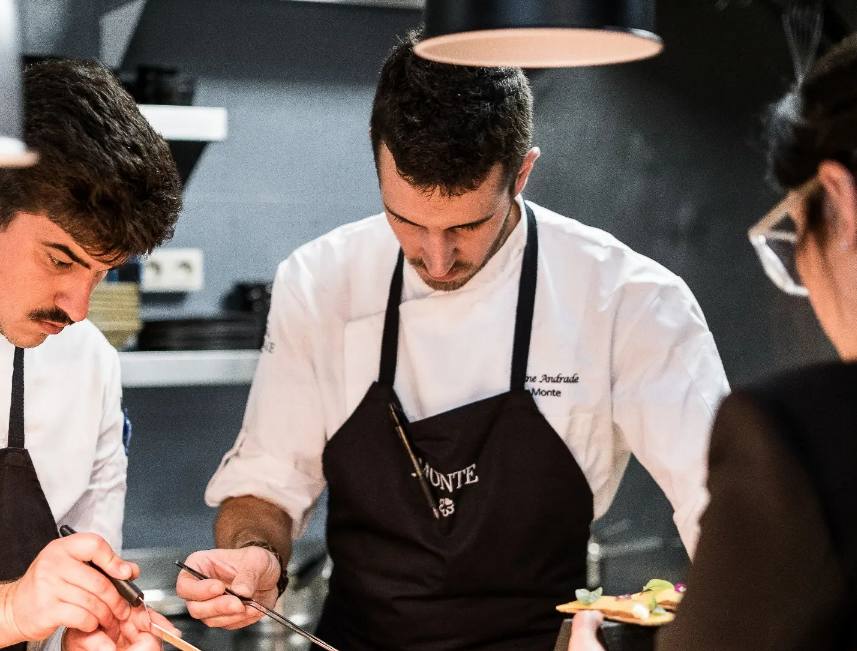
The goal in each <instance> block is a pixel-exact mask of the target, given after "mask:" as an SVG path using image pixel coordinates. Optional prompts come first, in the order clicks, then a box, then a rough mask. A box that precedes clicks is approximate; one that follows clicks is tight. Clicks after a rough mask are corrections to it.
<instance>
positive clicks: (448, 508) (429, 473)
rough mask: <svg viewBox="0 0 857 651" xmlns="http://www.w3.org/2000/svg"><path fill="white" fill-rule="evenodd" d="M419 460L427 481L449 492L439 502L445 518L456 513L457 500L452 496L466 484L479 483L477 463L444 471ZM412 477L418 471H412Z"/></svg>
mask: <svg viewBox="0 0 857 651" xmlns="http://www.w3.org/2000/svg"><path fill="white" fill-rule="evenodd" d="M418 461H419V464H420V468H421V469H422V471H423V476H424V477H425V478H426V481H428V483H429V484H431V485H432V486H434V487H435V488H436V489H438V490H440V491H443V492H446V493H449V497H441V498H440V499H439V500H438V502H437V506H438V510H439V511H440V514H441V515H442V516H443V517H445V518H448V517H449V516H451V515H452V514H453V513H455V502H454V501H453V499H452V496H453V495H454V494H455V493H457V492H458V491H460V490H461V489H462V488H464V487H465V486H470V485H471V484H478V483H479V475H477V474H476V464H475V463H471V464H470V465H469V466H467V467H466V468H462V469H461V470H456V471H455V472H447V473H443V472H439V471H438V470H435V469H434V468H432V467H431V466H430V465H429V464H428V463H427V462H426V461H424V460H423V459H418ZM411 477H416V473H411Z"/></svg>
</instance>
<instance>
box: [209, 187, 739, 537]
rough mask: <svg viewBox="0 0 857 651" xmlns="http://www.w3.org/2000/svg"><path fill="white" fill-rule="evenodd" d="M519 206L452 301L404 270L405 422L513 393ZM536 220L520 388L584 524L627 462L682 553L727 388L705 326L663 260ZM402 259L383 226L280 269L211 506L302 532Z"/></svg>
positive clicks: (340, 233) (373, 353)
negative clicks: (569, 462)
mask: <svg viewBox="0 0 857 651" xmlns="http://www.w3.org/2000/svg"><path fill="white" fill-rule="evenodd" d="M517 201H518V205H519V207H520V208H521V209H522V210H521V215H522V219H521V220H520V221H519V223H518V224H517V226H516V227H515V229H514V230H513V232H512V233H511V234H510V236H509V237H508V239H507V240H506V242H505V243H504V244H503V246H502V247H501V249H500V250H499V251H498V252H497V253H496V254H495V255H494V256H493V257H492V258H491V259H490V260H489V261H488V263H487V264H486V265H485V267H484V268H483V269H481V270H480V271H479V273H477V274H476V275H475V276H474V277H473V278H472V279H471V280H470V281H469V282H468V283H467V284H466V285H464V286H463V287H461V288H460V289H457V290H455V291H452V292H444V291H436V290H433V289H431V288H430V287H428V286H427V285H426V284H425V283H424V282H423V281H422V280H421V279H420V277H419V275H418V274H417V273H416V272H415V271H414V270H413V268H411V267H410V265H407V264H406V265H405V271H404V286H403V292H402V303H401V306H400V308H399V309H400V319H401V321H400V326H399V348H398V365H397V372H396V381H395V390H396V393H397V394H398V396H399V398H400V399H401V402H402V405H403V407H404V410H405V412H406V414H407V417H408V419H409V420H412V421H413V420H419V419H422V418H427V417H430V416H433V415H435V414H438V413H441V412H444V411H447V410H450V409H453V408H455V407H459V406H461V405H464V404H469V403H472V402H475V401H477V400H481V399H483V398H487V397H490V396H493V395H496V394H499V393H503V392H505V391H508V390H509V388H510V387H509V376H510V369H511V360H512V339H513V332H514V325H515V306H516V303H517V297H518V282H519V278H520V272H521V260H522V254H523V249H524V243H525V241H526V230H527V220H526V218H525V212H524V210H523V203H522V200H521V197H518V198H517ZM532 207H533V209H534V212H535V216H536V222H537V224H538V238H539V255H538V279H537V285H536V301H535V313H534V316H533V331H532V338H531V344H530V357H529V363H528V367H527V383H526V388H527V389H529V390H530V391H531V393H532V394H533V396H534V398H535V402H536V405H537V406H538V408H539V411H540V412H541V413H542V414H543V415H544V417H545V418H546V419H547V421H548V422H549V423H550V425H551V426H552V427H553V429H554V430H555V431H556V433H557V435H558V436H559V437H560V438H561V439H562V440H563V441H564V442H565V444H566V445H567V446H568V449H569V451H570V452H571V454H572V455H573V456H574V458H575V460H576V461H577V463H578V465H579V466H580V468H581V469H582V471H583V473H584V475H585V476H586V479H587V481H588V483H589V486H590V488H591V489H592V493H593V496H594V512H595V516H596V517H598V516H601V515H603V514H604V512H605V511H606V510H607V508H608V507H609V506H610V503H611V501H612V499H613V497H614V495H615V493H616V489H617V488H618V485H619V481H620V479H621V478H622V475H623V473H624V471H625V468H626V466H627V463H628V459H629V453H630V452H633V453H634V454H635V455H636V456H637V458H638V459H639V460H640V462H641V463H642V465H643V466H644V467H645V468H646V469H647V470H648V471H649V472H650V473H651V475H652V476H653V477H654V479H655V481H656V482H657V483H658V485H659V486H660V487H661V488H662V489H663V491H664V493H665V494H666V496H667V498H668V499H669V500H670V502H671V504H672V506H673V509H674V520H675V523H676V525H677V527H678V530H679V533H680V535H681V537H682V540H683V541H684V544H685V547H686V548H687V549H688V551H689V553H691V554H692V553H693V550H694V549H695V545H696V539H697V536H698V519H699V516H700V515H701V512H702V510H703V509H704V508H705V506H706V504H707V492H706V490H705V479H706V469H707V466H706V457H707V450H708V438H709V427H710V425H711V422H712V419H713V415H714V412H715V410H716V408H717V406H718V404H719V401H720V400H721V398H722V397H723V396H724V395H725V394H726V393H727V392H728V389H729V387H728V384H727V381H726V377H725V374H724V371H723V366H722V364H721V361H720V358H719V355H718V353H717V349H716V347H715V344H714V340H713V338H712V336H711V333H710V332H709V330H708V327H707V325H706V322H705V318H704V317H703V315H702V312H701V310H700V308H699V305H698V304H697V302H696V300H695V299H694V297H693V295H692V294H691V292H690V290H689V289H688V288H687V286H686V285H685V283H684V282H683V281H682V280H681V279H680V278H678V277H677V276H676V275H674V274H672V273H671V272H669V271H668V270H666V269H665V268H664V267H662V266H661V265H659V264H657V263H655V262H654V261H652V260H650V259H648V258H646V257H644V256H642V255H639V254H637V253H635V252H634V251H632V250H631V249H629V248H628V247H627V246H625V245H623V244H621V243H620V242H619V241H617V240H616V239H615V238H614V237H612V236H611V235H609V234H607V233H605V232H603V231H600V230H597V229H594V228H591V227H587V226H584V225H582V224H580V223H579V222H577V221H575V220H573V219H569V218H566V217H563V216H561V215H558V214H556V213H554V212H551V211H549V210H547V209H545V208H542V207H540V206H537V205H535V204H532ZM398 248H399V245H398V242H397V240H396V238H395V236H394V235H393V233H392V231H391V229H390V228H389V225H388V224H387V222H386V218H385V216H384V215H383V214H380V215H375V216H373V217H369V218H367V219H364V220H362V221H358V222H355V223H351V224H347V225H345V226H342V227H340V228H337V229H336V230H334V231H332V232H330V233H328V234H327V235H324V236H322V237H321V238H319V239H317V240H315V241H313V242H310V243H308V244H306V245H304V246H302V247H300V248H299V249H297V250H296V251H295V252H294V253H292V255H290V256H289V257H288V259H286V260H285V261H284V262H282V263H281V264H280V266H279V268H278V270H277V275H276V279H275V282H274V289H273V296H272V304H271V311H270V315H269V319H268V332H267V338H266V341H265V344H264V346H263V352H262V355H261V358H260V360H259V365H258V367H257V369H256V375H255V377H254V380H253V385H252V388H251V391H250V397H249V401H248V404H247V410H246V413H245V416H244V422H243V426H242V428H241V431H240V433H239V434H238V438H237V441H236V443H235V445H234V447H233V448H232V449H231V450H230V451H229V452H228V453H227V454H226V455H225V456H224V458H223V461H222V463H221V464H220V467H219V468H218V470H217V471H216V472H215V474H214V476H213V477H212V479H211V481H210V483H209V485H208V489H207V491H206V502H207V503H208V504H209V505H210V506H216V505H218V504H219V503H221V502H222V501H223V500H224V499H226V498H228V497H235V496H240V495H255V496H257V497H260V498H262V499H265V500H267V501H269V502H271V503H273V504H275V505H277V506H279V507H280V508H282V509H283V510H284V511H286V512H287V513H288V514H289V515H290V516H291V517H292V519H293V521H294V522H295V528H294V531H293V536H297V535H298V534H299V533H300V531H301V529H302V527H303V526H304V525H305V522H306V519H307V514H308V512H309V510H310V509H311V507H312V505H313V504H314V502H315V501H316V499H317V498H318V496H319V494H320V493H321V492H322V491H323V489H324V487H325V479H324V476H323V473H322V463H321V457H322V452H323V451H324V447H325V445H326V444H327V442H328V441H329V440H330V439H331V437H332V436H334V435H335V434H336V431H337V430H338V429H339V427H340V426H341V425H342V424H343V423H344V421H345V420H346V419H347V418H348V416H349V415H350V414H351V413H352V412H353V411H354V409H355V408H356V407H357V405H358V404H359V402H360V401H361V400H362V399H363V396H364V395H365V393H366V391H367V389H368V388H369V386H370V384H371V383H372V382H373V381H375V380H377V377H378V366H379V361H380V350H381V335H382V331H383V324H384V311H385V307H386V303H387V295H388V290H389V285H390V278H391V276H392V272H393V267H394V265H395V262H396V254H397V251H398ZM378 463H379V464H382V463H384V460H383V459H379V460H378ZM509 481H527V478H526V477H509ZM573 497H575V496H557V499H566V498H573Z"/></svg>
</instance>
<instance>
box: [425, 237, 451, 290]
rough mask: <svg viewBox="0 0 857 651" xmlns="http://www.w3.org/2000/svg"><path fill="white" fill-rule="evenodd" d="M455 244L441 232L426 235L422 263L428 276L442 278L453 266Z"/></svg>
mask: <svg viewBox="0 0 857 651" xmlns="http://www.w3.org/2000/svg"><path fill="white" fill-rule="evenodd" d="M455 251H456V244H455V240H454V238H453V237H452V235H451V234H449V233H446V232H445V231H441V232H438V233H428V234H427V235H426V239H425V241H424V242H423V256H422V258H423V263H425V266H426V270H427V271H428V273H429V275H430V276H432V277H434V278H442V277H443V276H445V275H446V274H448V273H449V272H450V270H451V269H452V266H453V265H454V264H455Z"/></svg>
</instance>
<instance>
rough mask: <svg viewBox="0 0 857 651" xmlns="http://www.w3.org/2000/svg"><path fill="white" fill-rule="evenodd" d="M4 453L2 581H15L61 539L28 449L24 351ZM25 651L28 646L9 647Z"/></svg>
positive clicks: (15, 368) (19, 354)
mask: <svg viewBox="0 0 857 651" xmlns="http://www.w3.org/2000/svg"><path fill="white" fill-rule="evenodd" d="M8 446H9V447H7V448H3V449H0V581H13V580H15V579H17V578H19V577H21V576H23V574H24V573H25V572H26V571H27V568H28V567H29V566H30V563H32V562H33V560H34V559H35V558H36V556H37V555H38V554H39V552H40V551H42V549H43V548H44V547H45V545H47V544H48V543H49V542H51V541H52V540H54V539H55V538H56V537H57V525H56V523H55V522H54V516H53V514H52V513H51V507H50V506H48V500H47V498H45V494H44V492H43V491H42V485H41V484H40V483H39V478H38V476H37V475H36V469H35V468H34V467H33V461H32V459H30V453H29V452H27V450H26V448H25V447H24V350H23V349H22V348H15V359H14V362H13V365H12V400H11V404H10V407H9V443H8ZM8 648H9V649H11V650H13V651H24V650H25V649H26V648H27V644H26V643H23V642H22V643H21V644H16V645H14V646H11V647H8Z"/></svg>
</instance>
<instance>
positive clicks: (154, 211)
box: [0, 60, 181, 260]
mask: <svg viewBox="0 0 857 651" xmlns="http://www.w3.org/2000/svg"><path fill="white" fill-rule="evenodd" d="M23 91H24V139H25V142H26V143H27V145H28V146H29V147H30V148H31V149H33V150H35V151H36V152H37V153H38V155H39V161H38V163H37V164H36V165H35V166H34V167H31V168H24V169H0V229H4V228H6V227H7V226H8V225H9V223H10V222H11V220H12V219H13V218H14V217H15V215H16V214H18V213H32V214H40V215H45V216H46V217H48V218H49V219H50V220H51V221H53V222H54V223H55V224H57V225H58V226H60V227H61V228H62V229H63V230H65V231H66V232H67V233H68V234H69V235H71V236H72V237H73V238H74V240H75V241H76V242H77V243H78V244H80V246H81V247H82V248H84V249H85V250H86V251H87V252H88V253H90V254H91V255H93V256H95V257H99V258H103V259H105V260H107V259H116V260H121V259H123V258H126V257H128V256H129V255H135V254H142V253H146V252H149V251H151V250H152V249H153V248H154V247H156V246H158V245H159V244H161V243H163V242H164V241H166V240H168V239H169V238H170V237H172V234H173V229H174V226H175V222H176V219H177V217H178V213H179V210H180V208H181V188H180V182H179V178H178V174H177V172H176V167H175V162H174V161H173V158H172V156H171V154H170V151H169V148H168V146H167V144H166V143H165V142H164V140H163V139H162V138H161V137H160V136H159V135H158V134H156V133H155V131H154V130H153V129H152V127H151V126H150V125H149V123H148V122H147V121H146V119H145V118H144V117H143V116H142V115H141V114H140V111H139V110H138V109H137V106H136V104H135V103H134V100H133V99H132V98H131V97H130V96H129V95H128V94H127V93H126V92H125V91H124V90H123V89H122V87H121V86H120V85H119V83H118V81H117V80H116V78H115V77H114V76H113V75H112V74H111V73H110V72H109V71H108V70H107V69H105V68H104V67H103V66H101V65H100V64H97V63H94V62H82V61H68V60H55V61H47V62H43V63H38V64H34V65H31V66H28V67H27V69H26V70H25V72H24V78H23Z"/></svg>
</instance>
